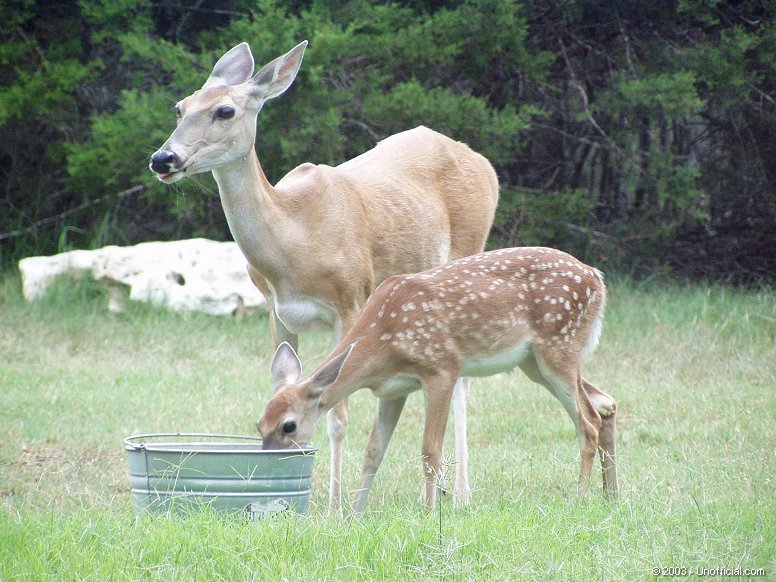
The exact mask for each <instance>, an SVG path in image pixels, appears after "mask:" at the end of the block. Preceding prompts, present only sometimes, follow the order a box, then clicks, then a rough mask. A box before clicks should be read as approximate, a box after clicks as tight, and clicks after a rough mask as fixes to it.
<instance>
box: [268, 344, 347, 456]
mask: <svg viewBox="0 0 776 582" xmlns="http://www.w3.org/2000/svg"><path fill="white" fill-rule="evenodd" d="M352 349H353V345H350V346H349V347H348V348H347V349H345V350H344V351H342V352H341V353H340V354H338V355H337V356H335V357H333V358H331V359H329V360H328V361H327V362H325V363H324V364H323V365H322V366H321V367H320V368H318V370H316V371H315V372H314V373H313V374H312V375H311V376H310V377H309V378H307V379H306V380H301V377H302V365H301V363H300V362H299V357H298V356H297V355H296V352H295V351H294V348H292V347H291V346H290V345H289V344H288V343H286V342H283V343H282V344H280V346H278V349H277V351H276V352H275V357H274V359H273V360H272V379H273V381H274V384H275V394H274V395H273V396H272V398H271V399H270V401H269V402H268V403H267V405H266V407H265V408H264V413H263V414H262V416H261V418H260V419H259V421H258V422H257V423H256V428H258V430H259V432H260V433H261V437H262V442H263V448H264V449H267V450H276V449H292V448H297V447H306V446H308V444H309V443H310V440H311V439H312V437H313V435H314V434H315V427H316V426H317V424H318V419H319V418H320V416H321V414H322V412H323V411H322V410H321V408H320V406H319V401H320V398H321V395H322V394H323V391H324V390H325V389H326V388H327V387H328V386H330V385H331V384H332V383H333V382H334V381H335V380H336V379H337V376H338V375H339V372H340V370H341V369H342V366H343V364H344V363H345V360H346V359H347V357H348V356H349V355H350V352H351V350H352Z"/></svg>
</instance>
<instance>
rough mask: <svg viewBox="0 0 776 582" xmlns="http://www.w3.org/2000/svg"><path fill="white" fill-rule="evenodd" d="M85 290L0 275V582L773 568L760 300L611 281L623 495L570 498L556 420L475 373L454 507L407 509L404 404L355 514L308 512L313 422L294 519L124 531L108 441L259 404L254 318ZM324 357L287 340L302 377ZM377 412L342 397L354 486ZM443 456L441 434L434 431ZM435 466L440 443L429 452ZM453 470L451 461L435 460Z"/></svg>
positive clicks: (239, 415) (161, 523) (118, 462)
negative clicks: (39, 296) (464, 503)
mask: <svg viewBox="0 0 776 582" xmlns="http://www.w3.org/2000/svg"><path fill="white" fill-rule="evenodd" d="M103 300H104V297H103V294H102V292H101V291H100V290H99V289H98V288H96V287H95V286H94V285H92V284H86V283H82V284H78V285H75V284H72V283H67V282H65V283H62V284H60V285H57V286H56V287H55V288H54V290H53V291H52V293H51V294H50V295H49V296H48V298H47V299H45V300H42V301H40V302H37V303H33V304H27V303H25V302H24V301H23V299H22V298H21V294H20V291H19V281H18V279H17V278H15V277H14V276H6V277H5V278H4V279H3V281H2V282H0V438H1V439H2V440H0V580H16V579H20V580H49V579H63V580H72V579H77V580H82V579H83V580H86V579H88V580H111V579H114V580H137V579H160V580H250V579H255V580H279V579H284V578H287V579H289V580H291V579H298V578H302V577H305V579H310V580H327V579H328V580H334V579H337V580H342V579H345V580H364V579H366V580H393V579H407V580H427V579H440V580H442V579H444V580H554V579H574V580H592V579H602V580H642V579H649V578H651V572H652V568H653V567H657V566H664V567H669V566H678V567H687V568H699V567H704V568H716V567H718V566H725V567H730V568H733V567H741V568H764V569H765V570H766V572H767V577H768V578H769V579H774V577H775V576H776V523H775V522H776V293H774V292H773V291H772V290H762V291H759V292H743V291H736V290H731V289H728V288H724V287H710V288H709V287H705V286H679V285H673V284H669V285H665V286H664V285H659V284H657V283H652V284H650V285H645V286H641V285H636V284H634V283H631V282H627V281H624V282H615V283H612V284H611V285H610V302H609V308H608V312H607V318H606V324H605V328H604V333H603V336H602V341H601V345H600V347H599V349H598V350H597V351H596V353H595V354H594V355H593V357H592V358H591V360H590V362H588V364H587V366H586V376H587V377H588V378H589V379H590V380H591V381H592V382H594V383H596V384H597V385H598V386H600V387H601V388H603V389H604V390H606V391H607V392H609V393H611V394H612V395H613V396H614V397H615V398H616V399H617V401H618V405H619V418H618V431H619V432H618V447H619V449H618V453H619V471H620V484H621V488H622V495H621V500H620V502H619V503H610V502H607V501H606V500H605V499H604V497H603V495H601V493H600V491H599V489H598V488H599V487H600V476H599V474H598V471H596V474H595V475H594V477H595V485H596V489H595V490H594V492H593V493H592V494H591V495H590V496H589V497H587V498H585V499H578V498H577V497H576V495H575V481H576V476H577V454H578V451H577V445H576V437H575V434H574V431H573V427H572V424H571V422H570V420H569V419H568V417H566V415H565V413H564V412H563V410H562V408H561V406H560V405H559V404H558V403H557V402H556V401H555V400H554V399H553V398H552V397H551V396H550V395H549V394H547V393H546V392H545V391H544V390H543V389H541V388H539V387H537V386H535V385H533V384H531V383H530V382H529V381H527V380H526V379H525V378H523V377H522V376H521V375H520V374H519V372H516V373H513V374H510V375H501V376H495V377H492V378H485V379H476V380H474V383H473V387H472V394H471V400H470V404H469V419H470V420H469V423H470V427H469V431H470V436H469V441H470V442H469V447H470V455H471V461H470V462H471V480H472V484H473V486H474V487H475V488H476V491H475V494H474V497H473V502H472V504H471V506H469V507H468V508H464V509H455V508H453V507H452V504H451V500H450V498H449V496H446V497H443V499H442V503H441V506H440V508H439V511H437V512H434V514H432V515H430V516H424V515H423V514H422V510H421V503H420V491H421V485H422V483H421V472H420V461H419V454H420V434H421V429H422V422H423V416H422V397H421V396H420V394H417V395H414V396H413V397H411V398H410V401H409V402H408V405H407V408H406V409H405V412H404V416H403V417H402V419H401V421H400V422H399V427H398V428H397V432H396V434H395V436H394V440H393V442H392V444H391V448H390V449H389V452H388V455H387V458H386V460H385V462H384V463H383V466H382V467H381V469H380V473H379V474H378V476H377V479H376V480H375V485H374V488H373V490H372V494H371V496H370V500H369V504H368V506H367V510H368V511H367V514H366V515H365V517H364V518H363V519H362V520H357V521H346V522H343V521H341V520H339V519H337V518H332V517H329V516H327V511H326V508H327V499H328V492H327V482H328V473H327V471H328V442H327V439H326V435H325V427H324V426H323V425H324V424H325V423H322V425H321V426H320V427H319V431H318V434H317V438H316V444H317V445H318V446H319V447H320V452H319V454H318V459H317V460H316V469H315V476H314V482H313V493H312V497H311V503H312V506H311V510H310V512H309V514H308V515H305V516H284V517H281V518H279V519H275V520H263V521H259V522H243V521H241V520H239V519H225V518H223V517H221V516H218V515H215V514H211V513H208V512H202V513H199V514H195V515H191V516H188V517H185V518H183V517H157V518H143V519H136V517H135V514H134V510H133V508H132V504H131V499H130V494H129V490H128V489H129V480H128V474H127V468H126V464H125V463H126V460H125V458H124V451H123V448H122V439H123V438H124V437H126V436H128V435H130V434H134V433H137V432H167V431H196V432H226V433H252V432H253V430H254V429H253V425H254V423H255V421H256V419H257V417H258V415H259V414H260V411H261V410H262V408H263V405H264V403H265V402H266V400H267V398H268V397H269V394H270V392H271V387H270V381H269V375H268V369H269V361H270V357H271V353H272V346H271V339H270V337H269V330H268V323H267V320H266V318H265V317H254V318H246V319H242V320H236V319H230V318H215V317H209V316H204V315H198V314H191V315H179V314H175V313H169V312H164V311H160V310H156V309H152V308H149V307H147V306H143V305H137V304H133V305H131V308H130V312H129V313H127V314H124V315H121V316H116V315H112V314H109V313H107V311H106V310H105V308H104V302H103ZM331 343H332V340H331V337H330V336H327V335H325V334H321V335H312V336H307V337H304V338H303V340H302V344H301V354H302V360H303V362H304V363H305V365H306V369H307V370H308V371H309V370H310V369H311V368H312V366H314V364H315V363H316V362H317V361H320V359H321V358H322V357H323V356H324V355H325V354H326V353H327V351H328V349H329V348H330V346H331ZM374 408H375V401H374V399H373V398H372V397H371V396H370V395H369V394H368V393H366V392H362V393H358V394H356V395H355V396H354V397H353V398H351V407H350V410H351V413H350V416H351V426H350V430H349V432H348V441H347V452H346V458H345V484H346V489H347V490H348V491H349V493H352V491H353V489H354V488H355V487H356V486H357V483H358V472H359V470H360V465H361V460H362V455H363V449H364V446H365V442H366V437H367V434H368V431H369V428H370V426H371V421H372V415H373V412H374ZM448 437H449V439H448V440H449V442H450V443H451V442H452V428H451V429H450V430H449V432H448ZM448 450H449V451H452V446H450V447H448ZM450 472H452V469H450Z"/></svg>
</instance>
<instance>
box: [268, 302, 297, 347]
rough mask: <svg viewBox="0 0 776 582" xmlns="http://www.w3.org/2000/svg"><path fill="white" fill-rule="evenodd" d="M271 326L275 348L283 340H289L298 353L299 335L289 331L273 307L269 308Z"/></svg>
mask: <svg viewBox="0 0 776 582" xmlns="http://www.w3.org/2000/svg"><path fill="white" fill-rule="evenodd" d="M269 327H270V330H271V331H272V343H273V345H274V346H275V349H277V347H278V346H279V345H280V344H282V343H283V342H288V344H289V345H290V346H291V347H292V348H294V351H295V352H297V353H298V346H299V336H298V335H297V334H295V333H292V332H290V331H288V329H287V328H286V326H285V325H283V322H282V321H280V318H279V317H278V316H277V315H275V310H274V309H273V308H270V310H269Z"/></svg>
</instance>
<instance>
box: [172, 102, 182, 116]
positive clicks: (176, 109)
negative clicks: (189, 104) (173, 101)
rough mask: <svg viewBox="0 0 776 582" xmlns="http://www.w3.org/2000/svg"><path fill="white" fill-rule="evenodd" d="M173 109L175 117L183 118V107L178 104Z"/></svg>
mask: <svg viewBox="0 0 776 582" xmlns="http://www.w3.org/2000/svg"><path fill="white" fill-rule="evenodd" d="M173 111H175V117H177V118H178V119H180V118H181V108H180V107H179V106H178V105H176V106H175V107H173Z"/></svg>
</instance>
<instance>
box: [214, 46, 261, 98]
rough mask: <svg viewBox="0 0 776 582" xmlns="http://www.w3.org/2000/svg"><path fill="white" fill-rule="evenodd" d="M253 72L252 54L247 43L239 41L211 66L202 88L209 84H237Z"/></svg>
mask: <svg viewBox="0 0 776 582" xmlns="http://www.w3.org/2000/svg"><path fill="white" fill-rule="evenodd" d="M252 74H253V55H252V54H251V49H250V47H249V46H248V43H246V42H241V43H240V44H238V45H237V46H236V47H234V48H232V49H230V50H229V51H227V52H226V54H224V56H222V57H221V58H220V59H218V62H217V63H216V64H215V66H214V67H213V72H212V73H210V77H208V79H207V81H205V84H204V85H202V88H203V89H204V88H205V87H209V86H211V85H239V84H240V83H245V81H247V80H248V79H250V78H251V75H252Z"/></svg>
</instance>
